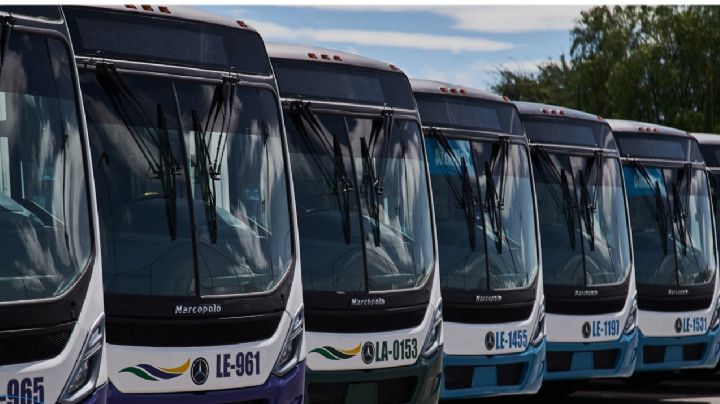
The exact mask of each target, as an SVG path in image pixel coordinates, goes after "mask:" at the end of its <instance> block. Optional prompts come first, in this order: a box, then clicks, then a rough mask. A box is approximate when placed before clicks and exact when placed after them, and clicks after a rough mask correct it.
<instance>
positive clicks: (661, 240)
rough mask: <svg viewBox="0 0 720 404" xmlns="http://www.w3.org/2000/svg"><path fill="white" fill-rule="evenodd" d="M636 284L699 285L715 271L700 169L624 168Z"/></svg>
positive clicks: (628, 165)
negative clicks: (633, 248)
mask: <svg viewBox="0 0 720 404" xmlns="http://www.w3.org/2000/svg"><path fill="white" fill-rule="evenodd" d="M624 173H625V183H626V184H627V195H628V204H629V207H630V217H631V220H630V221H631V223H632V232H633V245H634V247H635V257H636V259H635V271H636V279H637V282H638V284H654V285H675V286H692V285H699V284H705V283H707V282H709V281H710V279H711V278H712V275H713V272H714V270H715V260H716V253H715V239H714V234H713V231H712V216H711V215H712V207H711V205H710V198H709V193H708V180H707V177H706V172H705V170H703V169H701V168H691V166H689V165H686V166H684V167H674V168H668V167H658V166H645V165H643V164H641V163H637V162H632V161H629V162H627V163H626V164H625V167H624Z"/></svg>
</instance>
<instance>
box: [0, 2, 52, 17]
mask: <svg viewBox="0 0 720 404" xmlns="http://www.w3.org/2000/svg"><path fill="white" fill-rule="evenodd" d="M0 11H7V12H8V13H10V14H14V15H26V16H29V17H39V18H44V19H47V20H60V19H62V15H61V14H60V6H10V5H4V4H0Z"/></svg>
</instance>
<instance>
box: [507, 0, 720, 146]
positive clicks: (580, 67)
mask: <svg viewBox="0 0 720 404" xmlns="http://www.w3.org/2000/svg"><path fill="white" fill-rule="evenodd" d="M718 27H720V7H717V6H657V7H649V6H639V7H636V6H628V7H620V6H615V7H607V6H600V7H594V8H592V9H590V10H587V11H583V12H582V13H581V16H580V19H579V20H578V22H577V24H576V26H575V27H574V28H573V29H572V30H571V31H570V37H571V41H572V42H571V47H570V54H569V56H568V57H567V59H566V57H565V56H564V55H563V56H561V57H560V61H559V62H554V63H549V64H547V65H545V66H543V67H542V68H541V69H540V70H539V71H538V72H537V73H534V74H517V73H513V72H510V71H507V70H506V71H500V72H499V80H498V82H497V84H496V85H495V86H494V87H493V90H494V91H496V92H499V93H502V94H506V95H508V96H510V97H511V98H513V99H518V100H532V101H539V102H547V103H553V104H559V105H563V106H566V107H570V108H576V109H581V110H585V111H588V112H592V113H596V114H599V115H602V116H605V117H613V118H624V119H636V120H642V121H650V122H657V123H660V124H666V125H670V126H676V127H679V128H684V129H687V130H691V131H706V132H720V119H719V117H720V105H719V104H720V103H718V102H717V99H718V96H720V28H718Z"/></svg>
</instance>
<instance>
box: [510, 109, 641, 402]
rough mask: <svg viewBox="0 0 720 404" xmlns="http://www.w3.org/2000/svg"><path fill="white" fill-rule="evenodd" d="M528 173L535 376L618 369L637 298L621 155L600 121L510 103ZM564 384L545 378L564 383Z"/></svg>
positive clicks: (619, 372) (625, 361) (630, 336)
mask: <svg viewBox="0 0 720 404" xmlns="http://www.w3.org/2000/svg"><path fill="white" fill-rule="evenodd" d="M516 105H517V106H518V109H519V110H520V116H521V119H522V121H523V124H524V126H525V133H526V134H527V137H528V141H529V142H530V150H531V158H532V162H533V168H534V173H535V177H534V178H535V185H536V191H537V201H538V217H539V222H540V236H541V242H540V244H541V247H542V263H543V279H544V292H545V311H546V315H545V331H546V338H547V366H546V370H545V378H544V381H554V380H567V379H588V378H597V377H627V376H630V375H631V374H632V373H633V371H634V368H635V361H636V358H637V355H636V348H637V343H638V332H637V300H636V290H635V272H634V270H633V254H632V251H633V250H632V239H631V235H630V221H629V213H628V208H627V206H628V205H627V199H626V196H625V188H624V182H623V172H622V166H621V162H620V154H619V151H618V147H617V145H616V142H615V139H614V137H613V133H612V131H611V130H610V126H608V124H607V122H605V121H604V120H603V119H601V118H600V117H598V116H596V115H592V114H588V113H585V112H581V111H576V110H572V109H568V108H563V107H559V106H554V105H545V104H536V103H527V102H518V103H516ZM565 386H567V385H565V384H554V385H552V386H550V387H551V388H559V389H561V390H562V389H563V387H565Z"/></svg>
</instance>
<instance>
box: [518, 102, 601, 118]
mask: <svg viewBox="0 0 720 404" xmlns="http://www.w3.org/2000/svg"><path fill="white" fill-rule="evenodd" d="M515 105H516V106H517V109H518V111H519V112H520V115H535V116H551V117H556V118H572V119H580V120H584V121H593V122H605V120H603V119H602V118H601V117H600V116H599V115H593V114H590V113H587V112H583V111H578V110H576V109H570V108H565V107H560V106H557V105H551V104H542V103H538V102H525V101H515Z"/></svg>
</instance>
